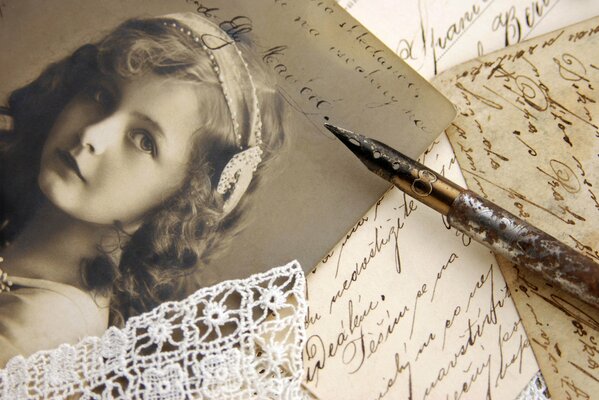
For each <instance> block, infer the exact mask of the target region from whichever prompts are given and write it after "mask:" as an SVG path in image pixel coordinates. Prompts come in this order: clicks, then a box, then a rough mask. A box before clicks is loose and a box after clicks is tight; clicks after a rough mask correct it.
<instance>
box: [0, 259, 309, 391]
mask: <svg viewBox="0 0 599 400" xmlns="http://www.w3.org/2000/svg"><path fill="white" fill-rule="evenodd" d="M306 307H307V306H306V300H305V277H304V274H303V271H302V268H301V266H300V265H299V263H298V262H297V261H292V262H290V263H289V264H287V265H284V266H281V267H276V268H272V269H270V270H269V271H267V272H264V273H259V274H255V275H252V276H250V277H249V278H246V279H238V280H230V281H224V282H221V283H219V284H217V285H214V286H211V287H206V288H201V289H199V290H198V291H196V292H195V293H193V294H192V295H190V296H189V297H187V298H186V299H184V300H182V301H176V302H166V303H163V304H161V305H160V306H158V307H157V308H155V309H154V310H152V311H150V312H148V313H144V314H142V315H139V316H136V317H132V318H130V319H129V320H128V321H127V323H126V325H125V327H124V328H121V329H119V328H116V327H110V328H108V330H107V331H106V332H105V333H104V334H103V335H102V336H101V337H86V338H84V339H82V340H81V341H79V342H78V343H77V344H75V345H68V344H63V345H61V346H59V347H58V348H56V349H53V350H43V351H39V352H37V353H35V354H33V355H31V356H29V357H27V358H25V357H23V356H17V357H14V358H12V359H11V360H10V361H9V362H8V363H7V365H6V367H5V369H3V370H0V394H1V395H2V398H6V399H18V400H20V399H46V398H66V397H71V396H74V397H76V398H79V399H84V400H92V399H93V400H108V399H121V398H127V399H129V398H132V399H137V398H139V399H142V398H143V399H149V400H179V399H187V398H198V399H246V398H259V399H261V398H268V399H271V398H274V399H300V398H301V399H303V398H306V396H305V394H304V392H303V391H302V389H301V382H302V379H303V365H302V350H303V346H304V342H305V327H304V320H305V315H306Z"/></svg>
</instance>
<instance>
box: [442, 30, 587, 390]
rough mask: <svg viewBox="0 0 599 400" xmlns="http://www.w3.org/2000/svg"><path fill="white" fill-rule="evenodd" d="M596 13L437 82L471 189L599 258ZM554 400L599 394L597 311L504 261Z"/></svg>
mask: <svg viewBox="0 0 599 400" xmlns="http://www.w3.org/2000/svg"><path fill="white" fill-rule="evenodd" d="M598 46H599V19H593V20H589V21H587V22H583V23H580V24H578V25H575V26H571V27H568V28H565V29H561V30H558V31H555V32H553V33H550V34H548V35H545V36H543V37H540V38H538V39H535V40H531V41H529V42H525V43H522V44H520V45H517V46H514V47H510V48H507V49H505V50H502V51H499V52H496V53H493V54H490V55H488V56H484V57H480V58H478V59H477V60H474V61H471V62H468V63H465V64H462V65H460V66H458V67H456V68H454V69H451V70H448V71H446V72H445V73H443V74H441V75H439V76H438V77H437V78H436V79H435V80H434V82H435V84H436V85H437V86H438V88H440V89H441V90H442V91H443V92H445V93H446V94H447V95H448V96H449V97H450V98H451V100H452V101H453V102H454V103H455V104H456V105H458V108H459V110H460V113H459V115H458V117H457V118H456V119H455V120H454V122H453V123H452V125H451V127H450V128H449V129H448V130H447V134H448V136H449V138H450V141H451V143H452V145H453V148H454V150H455V152H456V155H457V159H458V162H459V164H460V166H461V168H462V171H463V173H464V177H465V179H466V182H467V183H468V186H469V188H471V189H472V190H474V191H476V192H478V193H479V194H481V195H483V196H485V197H486V198H489V199H491V200H492V201H494V202H497V203H499V204H500V205H502V206H503V207H505V208H507V209H508V210H510V211H511V212H513V213H515V214H516V215H519V216H520V217H522V218H525V219H527V220H529V221H530V222H531V223H533V224H534V225H536V226H538V227H540V228H541V229H544V230H545V231H547V232H549V233H550V234H552V235H553V236H555V237H557V238H558V239H560V240H562V241H564V242H565V243H567V244H569V245H570V246H572V247H574V248H576V249H577V250H579V251H580V252H581V253H584V254H586V255H587V256H589V257H591V258H593V259H595V260H596V261H598V262H599V247H598V246H599V202H598V200H597V194H598V191H599V178H598V176H597V172H598V171H599V159H598V153H599V129H598V124H599V119H598V117H599V106H598V104H597V101H598V100H599V96H598V95H597V91H596V89H597V87H598V85H599V63H597V60H596V54H597V50H596V49H597V48H598ZM502 271H503V273H504V274H505V276H506V279H507V281H508V285H509V286H510V288H511V291H512V295H513V297H514V300H515V301H516V304H517V306H518V311H519V312H520V314H521V315H522V319H523V321H524V326H525V328H526V331H527V333H528V335H529V338H530V340H531V344H532V347H533V349H534V351H535V353H536V356H537V360H538V362H539V364H540V365H541V369H542V372H543V375H544V377H545V378H546V381H547V384H548V387H549V390H550V393H551V395H552V397H553V398H556V399H562V398H564V399H569V398H581V399H589V398H598V397H597V396H599V346H598V344H599V343H598V341H599V311H598V310H596V309H593V308H591V307H589V306H587V305H585V304H583V303H581V302H579V301H577V300H576V299H573V298H572V297H570V296H568V295H566V294H564V293H563V292H561V291H559V290H556V289H554V288H552V287H550V286H549V285H547V284H545V283H543V282H542V281H540V280H538V279H536V278H535V277H533V276H531V275H530V274H529V273H528V272H527V271H524V270H522V269H519V268H516V267H515V266H512V265H510V264H509V263H504V262H502Z"/></svg>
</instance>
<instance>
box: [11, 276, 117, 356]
mask: <svg viewBox="0 0 599 400" xmlns="http://www.w3.org/2000/svg"><path fill="white" fill-rule="evenodd" d="M11 280H12V282H13V290H11V291H10V292H4V293H1V294H0V366H1V365H3V364H4V363H5V362H6V361H8V359H9V358H11V357H12V356H14V355H17V354H21V355H24V356H28V355H30V354H33V353H35V352H36V351H38V350H47V349H52V348H54V347H57V346H59V345H60V344H62V343H70V344H74V343H76V342H78V341H79V340H80V339H82V338H84V337H85V336H100V335H102V333H103V332H104V330H105V329H106V328H107V326H108V311H109V310H108V303H107V301H106V300H105V299H102V298H94V297H93V296H92V295H91V294H89V293H87V292H85V291H83V290H80V289H78V288H76V287H73V286H70V285H66V284H63V283H57V282H52V281H47V280H42V279H31V278H20V277H11Z"/></svg>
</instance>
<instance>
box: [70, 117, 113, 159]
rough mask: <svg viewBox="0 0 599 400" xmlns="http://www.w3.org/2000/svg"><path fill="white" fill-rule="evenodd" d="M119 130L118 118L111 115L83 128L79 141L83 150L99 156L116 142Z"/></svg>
mask: <svg viewBox="0 0 599 400" xmlns="http://www.w3.org/2000/svg"><path fill="white" fill-rule="evenodd" d="M121 130H122V127H121V123H120V121H119V118H118V117H116V116H114V115H113V116H110V117H108V118H104V119H102V120H100V121H97V122H94V123H93V124H90V125H87V126H86V127H84V128H83V131H82V133H81V136H80V139H79V140H80V142H81V146H82V147H83V148H84V150H86V151H89V152H90V153H92V154H96V155H99V154H102V153H104V152H105V151H106V150H107V149H109V148H110V147H111V146H112V145H114V144H115V143H116V142H117V141H118V139H119V137H120V134H119V132H120V131H121Z"/></svg>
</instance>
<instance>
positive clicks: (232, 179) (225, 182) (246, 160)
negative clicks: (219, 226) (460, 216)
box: [216, 146, 262, 215]
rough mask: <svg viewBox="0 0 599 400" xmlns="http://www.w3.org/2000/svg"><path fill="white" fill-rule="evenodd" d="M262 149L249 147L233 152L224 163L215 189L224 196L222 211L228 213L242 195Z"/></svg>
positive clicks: (248, 183) (259, 159) (259, 158)
mask: <svg viewBox="0 0 599 400" xmlns="http://www.w3.org/2000/svg"><path fill="white" fill-rule="evenodd" d="M261 156H262V149H260V147H258V146H254V147H250V148H249V149H246V150H244V151H242V152H239V153H237V154H235V155H234V156H233V157H232V158H231V159H230V160H229V162H228V163H227V165H225V168H224V169H223V172H222V174H221V176H220V179H219V181H218V186H217V187H216V191H217V192H218V193H220V194H222V195H223V196H225V203H224V205H223V213H224V214H225V215H227V214H229V213H230V212H231V211H232V210H233V209H234V208H235V206H237V203H239V200H241V198H242V197H243V195H244V194H245V192H246V191H247V189H248V186H249V185H250V182H251V181H252V177H253V175H254V172H255V171H256V168H257V167H258V164H259V163H260V161H261Z"/></svg>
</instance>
